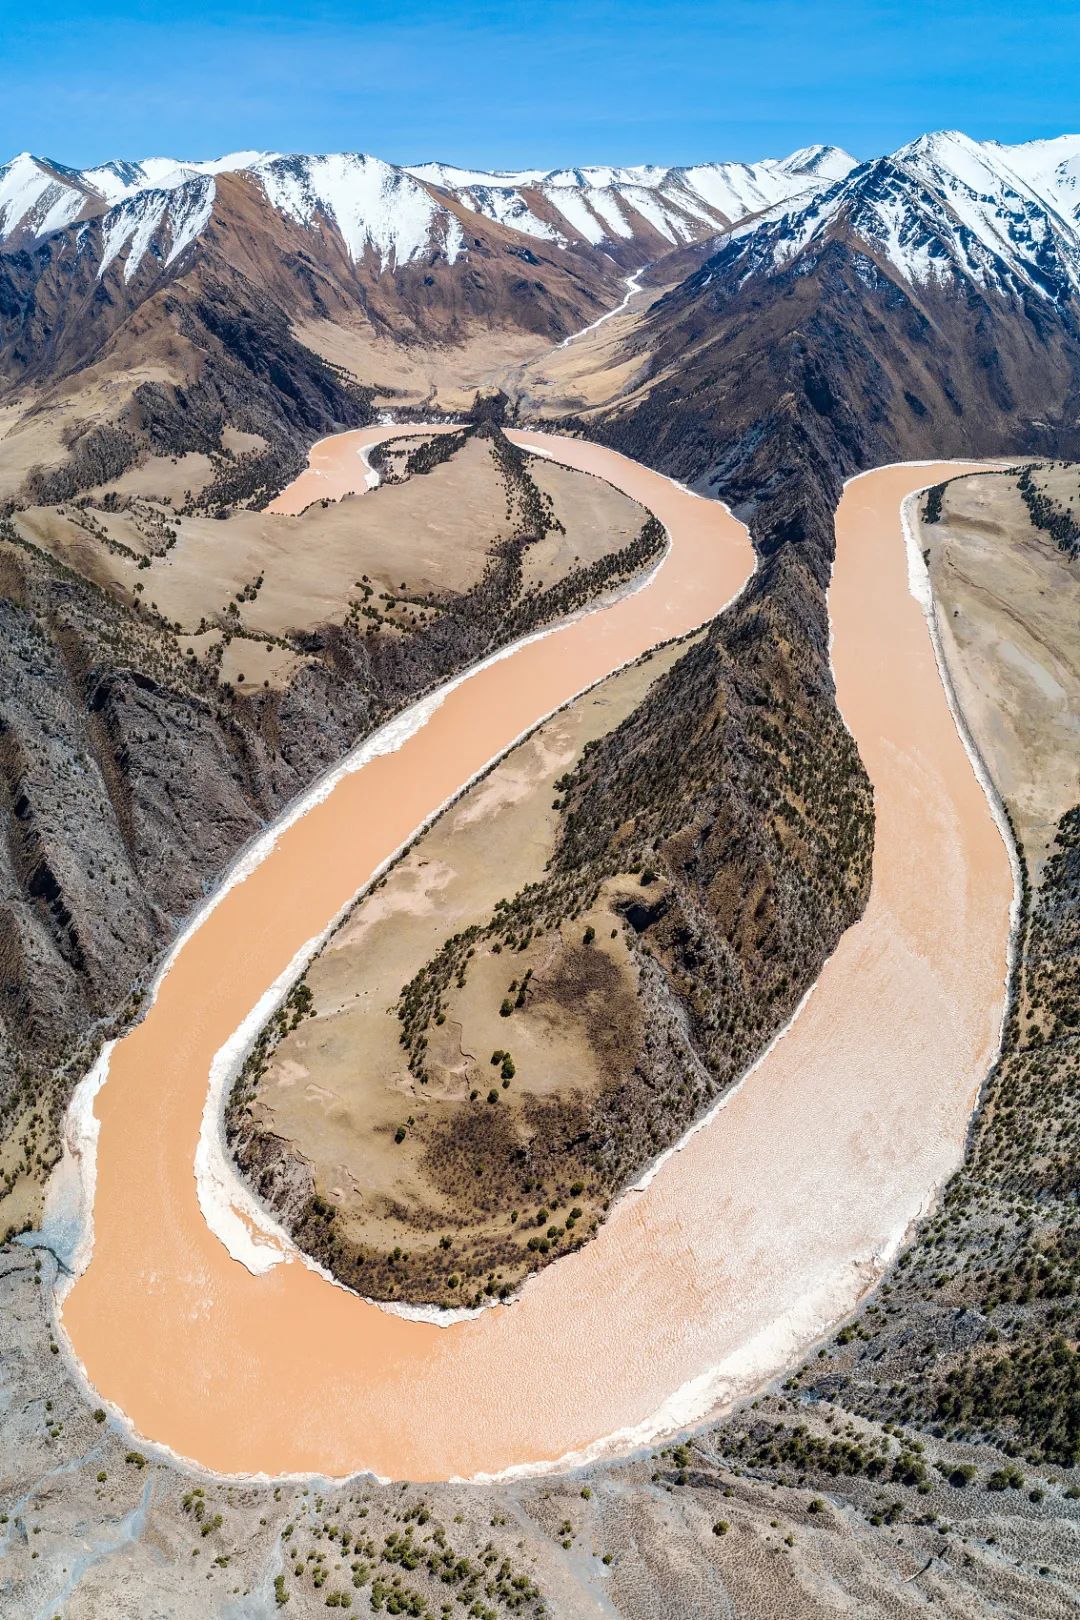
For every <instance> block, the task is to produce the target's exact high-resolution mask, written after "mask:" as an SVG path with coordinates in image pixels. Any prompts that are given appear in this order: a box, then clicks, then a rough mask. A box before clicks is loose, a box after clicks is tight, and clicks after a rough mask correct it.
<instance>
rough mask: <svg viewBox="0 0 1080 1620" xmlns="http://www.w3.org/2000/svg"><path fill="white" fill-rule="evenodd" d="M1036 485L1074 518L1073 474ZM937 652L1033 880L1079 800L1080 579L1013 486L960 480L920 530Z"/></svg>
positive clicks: (1009, 480)
mask: <svg viewBox="0 0 1080 1620" xmlns="http://www.w3.org/2000/svg"><path fill="white" fill-rule="evenodd" d="M1037 483H1038V486H1039V487H1040V488H1041V489H1044V490H1046V491H1047V492H1048V493H1049V494H1050V495H1051V496H1052V497H1053V499H1054V500H1055V501H1056V502H1057V503H1058V504H1059V505H1060V506H1062V507H1064V508H1067V509H1069V502H1070V499H1071V500H1072V501H1073V503H1074V504H1073V506H1072V507H1071V510H1072V511H1073V512H1074V513H1075V512H1076V505H1075V502H1076V499H1077V496H1078V494H1080V473H1078V471H1077V469H1076V468H1075V467H1071V468H1068V469H1065V468H1060V467H1055V468H1054V469H1052V470H1050V471H1040V472H1039V473H1038V474H1037ZM920 545H921V546H922V547H923V548H924V549H926V550H928V551H929V553H930V560H929V567H930V576H931V580H932V582H933V588H934V595H935V598H936V600H937V602H938V623H939V628H940V633H941V638H942V645H943V647H944V650H945V654H946V657H947V659H948V663H949V668H950V671H951V674H952V678H953V681H954V683H955V686H956V689H957V696H958V697H959V700H960V705H961V708H962V710H963V712H964V716H965V718H966V719H967V722H968V724H969V726H970V727H971V730H972V734H973V736H974V738H975V741H976V743H977V745H978V747H979V751H980V752H981V753H982V755H983V757H984V759H985V760H986V761H987V764H988V766H989V768H990V774H991V776H992V777H993V780H994V782H995V783H996V785H997V787H998V789H999V790H1000V792H1001V794H1002V797H1003V798H1004V799H1006V800H1007V801H1008V803H1009V804H1010V806H1012V812H1013V815H1014V817H1015V819H1016V827H1017V832H1018V834H1019V837H1020V841H1021V843H1022V844H1023V846H1024V850H1025V854H1026V856H1027V860H1028V862H1029V865H1030V867H1031V876H1032V879H1033V881H1037V880H1038V875H1039V872H1040V870H1041V868H1042V864H1043V861H1044V859H1045V857H1046V854H1047V852H1048V850H1049V847H1050V844H1051V842H1052V840H1053V838H1054V836H1055V832H1056V829H1057V824H1058V821H1059V820H1060V818H1061V816H1062V815H1063V814H1064V812H1065V811H1066V810H1068V809H1070V808H1071V807H1072V806H1073V805H1074V804H1075V803H1076V802H1077V800H1078V799H1080V645H1078V643H1077V637H1076V626H1077V625H1078V624H1080V574H1078V572H1077V565H1076V563H1075V562H1071V561H1070V560H1069V559H1068V557H1066V556H1065V554H1064V553H1063V552H1062V551H1060V550H1059V549H1058V547H1057V546H1055V545H1054V543H1053V541H1052V540H1051V538H1050V536H1049V535H1048V534H1047V533H1046V532H1045V531H1044V530H1041V529H1037V528H1035V527H1034V526H1033V524H1032V523H1031V521H1030V518H1029V517H1028V513H1027V509H1026V507H1025V505H1024V502H1023V499H1022V497H1021V496H1020V494H1019V493H1018V492H1017V489H1016V480H1015V478H1013V477H1011V476H1009V475H1006V474H1003V473H999V474H996V475H984V476H981V477H976V478H961V479H958V480H956V481H955V482H953V483H951V484H949V485H948V487H947V489H946V491H945V497H944V504H943V507H942V515H941V520H940V522H938V523H924V524H921V525H920Z"/></svg>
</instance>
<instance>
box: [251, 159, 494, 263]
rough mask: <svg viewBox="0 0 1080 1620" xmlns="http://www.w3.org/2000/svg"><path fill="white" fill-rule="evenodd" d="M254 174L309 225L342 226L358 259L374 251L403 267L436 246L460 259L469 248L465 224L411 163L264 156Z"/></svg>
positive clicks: (271, 196) (277, 203)
mask: <svg viewBox="0 0 1080 1620" xmlns="http://www.w3.org/2000/svg"><path fill="white" fill-rule="evenodd" d="M250 173H251V174H252V175H253V176H254V178H255V179H256V180H257V182H258V183H259V185H260V186H261V187H262V189H263V191H264V193H265V195H266V197H267V200H268V201H269V203H270V204H271V206H272V207H273V208H276V209H277V210H278V212H279V213H281V214H283V215H285V217H286V218H287V219H291V220H293V221H295V223H296V224H298V225H303V226H305V227H307V228H308V229H309V230H312V229H313V230H319V229H322V228H323V226H324V225H326V224H329V225H332V226H334V227H336V229H337V231H338V233H339V234H340V236H341V240H342V242H343V243H344V245H345V249H346V252H347V253H348V255H349V257H350V258H351V259H352V260H353V262H354V263H357V262H359V261H360V260H361V259H363V258H364V257H365V256H366V255H367V254H368V253H372V254H374V256H375V258H376V259H377V260H378V264H379V269H380V270H386V269H397V268H399V267H400V266H401V265H404V264H409V263H410V262H411V261H412V260H413V259H417V258H419V257H420V256H421V255H423V254H425V253H429V252H432V251H438V252H441V253H442V254H443V255H444V256H445V258H446V260H447V262H448V263H450V264H453V263H454V261H455V260H456V259H457V257H458V255H459V254H460V253H461V252H462V250H463V246H464V235H463V233H462V229H461V225H460V223H459V221H458V220H457V218H456V217H455V215H454V214H452V213H451V212H450V211H449V210H448V209H447V208H446V207H445V206H444V205H443V204H441V203H439V202H437V201H436V200H435V198H434V197H433V196H432V195H431V192H430V191H429V190H428V189H427V187H426V186H424V185H422V184H421V183H420V182H419V181H418V180H416V179H414V178H413V176H412V175H411V174H409V173H408V172H407V171H406V170H404V169H398V168H395V167H394V166H393V165H392V164H389V163H384V162H383V161H382V160H381V159H380V158H375V157H368V156H367V155H365V154H363V153H356V152H338V153H332V154H330V155H328V156H325V157H304V156H294V157H274V158H261V159H259V160H258V161H256V162H255V163H254V164H252V165H251V169H250Z"/></svg>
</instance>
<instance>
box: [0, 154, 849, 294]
mask: <svg viewBox="0 0 1080 1620" xmlns="http://www.w3.org/2000/svg"><path fill="white" fill-rule="evenodd" d="M851 161H852V160H850V159H846V158H845V155H844V154H842V153H838V152H837V149H836V148H835V147H807V148H806V149H805V151H804V152H803V153H794V154H792V156H791V157H790V158H785V159H783V160H782V161H774V160H771V159H770V160H767V161H764V162H761V163H703V164H697V165H694V166H692V167H689V168H665V167H664V166H662V165H658V164H648V163H644V164H636V165H629V166H627V165H623V166H615V165H606V164H590V165H586V166H583V167H580V168H565V169H550V170H544V169H519V170H492V171H484V170H478V169H466V168H461V167H458V166H455V165H453V164H447V163H422V164H419V165H416V166H414V167H412V168H401V167H398V166H396V165H393V164H389V163H384V162H383V161H382V160H381V159H379V158H376V157H371V156H368V155H366V154H364V153H358V152H338V153H328V154H321V155H308V154H303V153H298V154H293V155H290V156H285V155H282V154H280V153H275V152H268V153H267V152H233V153H230V154H229V155H228V156H226V157H222V158H217V159H213V160H210V161H206V162H198V163H193V162H185V161H178V160H177V159H175V158H168V157H156V158H143V159H141V160H140V161H138V162H126V161H120V160H116V161H113V162H109V163H102V164H98V165H97V166H96V167H94V168H91V169H84V170H76V169H68V168H64V167H63V166H62V165H60V164H55V163H48V162H46V161H44V160H43V159H39V158H34V157H31V156H30V155H29V154H26V153H24V154H22V155H21V156H20V157H18V158H16V159H14V160H13V162H12V163H10V164H8V165H7V166H6V167H5V168H4V169H0V242H3V241H9V240H12V239H13V238H15V237H18V238H19V239H20V240H25V241H32V240H35V239H37V238H40V237H42V236H46V235H48V234H49V233H50V232H52V231H56V230H62V229H63V228H64V227H65V226H67V225H70V224H72V223H73V222H75V221H77V220H80V219H85V218H90V217H95V216H98V215H101V216H105V215H106V214H108V213H110V212H111V210H113V209H116V208H121V209H122V210H123V212H122V213H121V214H120V215H118V216H117V218H116V219H115V220H111V219H110V220H109V221H108V222H107V223H106V226H105V230H106V235H107V236H108V239H109V240H110V241H113V240H115V239H116V233H117V232H119V231H121V230H123V231H127V230H128V228H129V226H130V225H131V222H132V221H133V220H135V219H138V220H140V221H141V222H142V225H143V226H145V227H146V228H147V229H149V221H150V220H151V219H154V220H156V221H157V222H158V223H157V224H156V225H155V226H154V228H153V229H152V230H150V237H153V235H154V231H155V230H159V229H162V228H165V227H167V226H168V221H169V219H171V218H172V217H173V215H174V214H176V212H177V210H175V209H174V210H172V211H170V210H167V209H165V207H164V204H163V203H162V202H161V200H160V199H161V196H162V194H164V193H167V192H177V193H185V194H186V192H187V188H188V187H190V186H191V185H192V184H194V183H196V182H202V181H206V180H213V178H214V177H215V176H218V175H223V174H247V175H250V176H251V177H252V178H253V179H254V180H255V182H256V183H257V184H258V185H259V186H260V187H261V189H262V191H263V193H264V195H265V196H266V198H267V201H268V202H269V203H270V205H271V207H273V208H274V209H276V210H277V211H278V212H279V213H280V214H281V215H283V216H284V217H285V218H287V219H289V220H291V221H292V222H293V223H295V224H299V225H301V226H303V227H304V228H305V229H308V230H311V231H316V232H322V231H325V230H327V229H332V230H336V231H337V232H338V234H339V235H340V238H341V240H342V242H343V243H344V245H345V248H346V251H347V253H348V254H349V256H350V257H351V258H352V260H353V261H354V262H359V261H361V260H363V259H365V258H366V257H367V256H368V255H371V256H372V258H373V260H374V261H375V262H377V264H378V267H379V269H380V270H387V269H392V268H396V267H399V266H401V265H404V264H408V263H410V262H412V261H414V260H415V259H417V258H419V257H420V256H422V255H423V254H424V253H428V252H431V253H435V254H441V255H442V256H443V257H445V258H446V259H447V260H448V261H449V262H450V263H453V262H454V261H455V259H456V258H458V257H459V256H460V255H461V254H462V253H464V251H465V247H464V232H463V230H462V224H461V218H460V215H461V213H462V210H467V211H468V212H469V213H473V214H476V215H479V216H481V217H482V218H485V219H489V220H491V221H492V222H494V223H495V224H497V225H500V226H502V227H504V228H506V229H509V230H512V231H515V232H518V233H519V234H521V235H523V236H527V237H533V238H534V239H536V240H540V241H544V242H549V243H551V244H553V245H554V246H557V247H560V248H565V247H569V246H571V245H573V244H579V245H580V244H584V245H586V246H588V247H594V248H604V249H605V250H606V249H608V248H613V247H615V246H617V245H619V244H628V245H630V246H632V248H633V251H634V252H635V253H636V254H637V255H638V256H639V257H640V254H641V253H642V252H645V253H646V254H649V255H655V254H657V253H661V252H663V251H664V249H665V248H667V247H672V248H674V247H680V246H683V245H685V244H687V243H691V242H698V241H701V240H702V239H704V238H707V237H709V236H711V235H714V234H716V233H717V232H719V231H723V230H726V229H727V227H728V226H729V225H730V224H731V223H732V222H733V221H735V220H739V219H744V218H745V217H746V216H747V215H748V214H752V213H759V212H761V211H762V210H763V209H765V208H768V207H771V206H772V205H773V204H775V203H777V202H780V201H783V200H784V199H786V198H789V197H792V196H794V195H797V194H801V193H806V192H808V191H812V190H819V189H820V188H821V186H822V185H823V184H827V183H828V182H829V181H830V180H831V179H832V178H833V177H834V174H835V173H838V172H839V171H840V169H841V168H845V167H847V166H850V163H851ZM196 195H198V197H200V198H202V199H205V198H206V196H208V195H209V196H210V197H211V200H212V192H210V193H208V192H207V191H206V188H205V187H203V188H202V189H200V190H199V191H198V192H197V193H196ZM140 198H144V199H147V200H146V201H145V203H140V204H139V205H138V206H133V205H134V204H135V202H136V200H137V199H140ZM150 199H156V200H150ZM129 205H131V206H129ZM202 212H203V209H202V206H201V204H200V205H199V206H198V207H197V208H196V209H195V213H194V214H193V216H192V217H193V218H200V219H201V216H202ZM203 223H205V221H204V222H203ZM199 229H202V225H200V226H199ZM178 231H179V233H180V234H183V229H182V228H181V227H180V226H178ZM144 235H145V231H143V230H142V229H141V228H138V227H137V228H134V229H132V231H131V233H130V234H129V235H128V236H126V237H124V238H123V240H124V241H125V242H127V243H129V244H131V243H136V242H141V241H143V238H144ZM114 256H115V255H114ZM110 262H111V261H110Z"/></svg>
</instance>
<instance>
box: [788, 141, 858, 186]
mask: <svg viewBox="0 0 1080 1620" xmlns="http://www.w3.org/2000/svg"><path fill="white" fill-rule="evenodd" d="M858 166H859V165H858V161H857V159H855V158H853V157H852V155H851V153H850V152H845V151H844V149H843V147H840V146H800V148H799V150H798V151H797V152H792V154H791V156H790V157H786V158H781V159H780V161H779V163H777V164H776V168H778V169H781V170H782V171H783V172H784V173H785V174H800V175H802V174H815V175H817V176H818V177H819V178H820V179H822V180H846V179H847V177H848V175H849V174H850V173H851V171H852V169H857V168H858Z"/></svg>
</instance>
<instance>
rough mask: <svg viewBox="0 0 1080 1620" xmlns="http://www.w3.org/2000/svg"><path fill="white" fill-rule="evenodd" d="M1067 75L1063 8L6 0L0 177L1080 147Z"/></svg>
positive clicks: (1068, 31)
mask: <svg viewBox="0 0 1080 1620" xmlns="http://www.w3.org/2000/svg"><path fill="white" fill-rule="evenodd" d="M1078 63H1080V5H1078V4H1077V3H1076V0H1067V3H1062V0H1051V3H1048V4H1041V5H1032V4H1030V3H1026V0H1012V3H1011V4H1009V3H1003V0H998V3H988V0H950V3H947V4H942V3H939V4H929V3H927V0H906V3H896V0H862V3H855V0H853V3H822V4H815V3H814V0H802V3H799V4H795V3H791V0H733V3H729V4H715V5H710V4H701V3H686V0H671V3H669V4H667V5H659V4H641V3H638V0H618V3H615V0H529V3H524V4H522V3H518V0H504V3H503V4H501V5H494V4H489V5H479V4H461V3H455V0H443V3H442V4H439V5H436V4H432V3H429V0H413V3H410V0H397V3H394V4H387V3H384V0H369V3H367V4H365V3H364V0H354V3H352V4H342V3H341V0H309V3H307V4H301V3H294V4H282V3H280V0H279V3H277V4H275V3H273V0H268V3H266V4H261V5H260V4H256V3H253V0H228V3H219V4H206V3H201V0H187V3H186V4H185V0H171V3H169V4H164V3H162V0H143V3H141V4H138V5H136V4H134V3H132V0H126V3H118V0H52V3H50V4H44V3H39V4H30V3H25V0H0V73H2V78H0V84H2V86H3V93H2V95H0V161H2V160H3V159H4V158H6V157H7V156H9V155H11V154H13V153H15V152H17V151H19V150H22V149H24V148H29V149H30V150H31V151H34V152H37V153H39V154H42V155H46V156H50V157H53V158H56V159H58V160H60V161H62V162H67V163H71V164H74V165H79V166H82V165H86V164H88V163H93V162H98V161H100V160H102V159H104V158H107V157H128V158H132V157H143V156H147V155H156V154H160V153H168V154H169V155H172V156H178V157H193V158H199V157H210V156H215V155H218V154H220V153H223V152H226V151H232V150H236V149H240V148H244V147H249V146H250V147H258V148H264V149H265V148H274V149H276V150H278V151H296V150H304V151H334V150H340V149H353V150H364V151H371V152H375V153H377V154H378V155H379V156H381V157H385V158H388V159H390V160H392V161H396V162H415V161H419V160H421V159H424V158H432V157H439V158H444V159H449V160H453V161H457V162H462V163H476V164H486V165H492V166H494V165H499V166H512V165H516V164H542V165H545V166H547V165H555V164H562V163H568V162H579V163H582V162H597V161H612V162H624V163H633V162H642V161H645V160H651V161H654V162H659V163H679V162H693V161H697V160H701V159H706V158H754V157H760V156H764V155H773V156H776V155H780V154H781V153H783V152H786V151H789V150H791V149H792V148H794V147H796V146H801V145H804V144H807V143H809V142H811V141H818V140H822V141H833V142H835V143H837V144H838V145H841V146H846V147H847V148H848V149H849V150H850V151H852V152H854V153H855V154H856V156H860V157H863V156H870V155H872V154H873V153H875V152H880V151H884V150H887V149H889V148H891V147H894V146H897V145H899V144H900V143H901V142H903V141H905V140H908V139H910V138H911V137H912V136H914V135H916V134H919V133H920V132H922V131H923V130H925V129H934V128H941V127H952V128H960V129H965V130H967V131H968V133H970V134H972V135H975V136H979V137H988V136H996V137H997V138H998V139H1001V140H1006V141H1011V140H1025V139H1028V138H1031V137H1034V136H1037V135H1051V134H1058V133H1061V132H1062V131H1063V130H1075V129H1077V128H1078V127H1080V96H1078V94H1077V92H1078V90H1080V69H1078Z"/></svg>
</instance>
